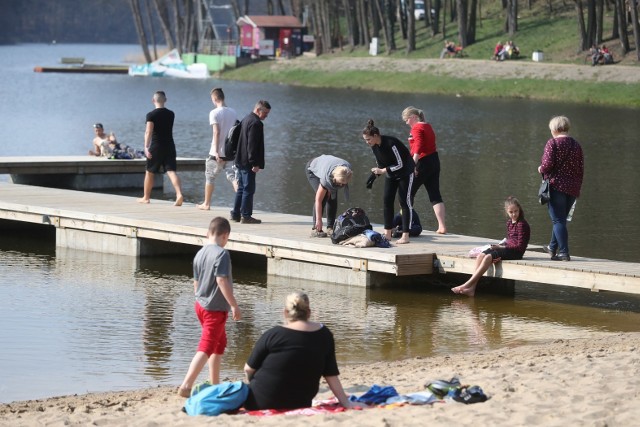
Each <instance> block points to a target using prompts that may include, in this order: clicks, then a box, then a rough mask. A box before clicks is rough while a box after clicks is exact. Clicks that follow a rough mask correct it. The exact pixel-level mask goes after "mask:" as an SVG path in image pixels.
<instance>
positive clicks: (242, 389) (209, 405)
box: [184, 381, 249, 415]
mask: <svg viewBox="0 0 640 427" xmlns="http://www.w3.org/2000/svg"><path fill="white" fill-rule="evenodd" d="M248 395H249V387H248V386H247V385H246V384H245V383H244V382H242V381H234V382H223V383H220V384H216V385H212V386H209V387H206V388H203V389H201V390H200V391H199V392H198V393H196V394H194V395H193V396H191V397H190V398H189V399H187V402H186V403H185V404H184V410H185V412H186V413H187V414H189V415H220V414H222V413H223V412H229V411H235V410H236V409H238V408H240V407H241V406H242V405H243V404H244V402H245V400H247V396H248Z"/></svg>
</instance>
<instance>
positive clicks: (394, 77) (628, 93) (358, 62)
mask: <svg viewBox="0 0 640 427" xmlns="http://www.w3.org/2000/svg"><path fill="white" fill-rule="evenodd" d="M217 77H219V78H221V79H225V80H240V81H253V82H263V83H275V84H287V85H292V86H305V87H317V88H337V89H347V90H351V89H358V90H371V91H378V92H397V93H414V94H415V93H421V94H439V95H453V96H456V97H484V98H512V99H533V100H541V101H554V102H573V103H584V104H593V105H603V106H614V107H626V108H638V107H640V86H639V85H638V83H640V67H637V66H631V65H619V64H613V65H604V66H602V65H601V66H596V67H592V66H590V65H575V64H560V63H546V62H533V61H530V60H527V59H518V60H506V61H492V60H479V59H455V58H449V59H433V58H423V59H405V58H390V57H385V56H375V57H347V56H338V55H330V54H329V55H323V56H318V57H315V56H304V55H303V56H300V57H297V58H295V59H293V60H287V59H276V60H267V61H260V62H256V63H253V64H250V65H247V66H243V67H240V68H235V69H230V70H225V71H223V72H222V73H220V74H218V75H217Z"/></svg>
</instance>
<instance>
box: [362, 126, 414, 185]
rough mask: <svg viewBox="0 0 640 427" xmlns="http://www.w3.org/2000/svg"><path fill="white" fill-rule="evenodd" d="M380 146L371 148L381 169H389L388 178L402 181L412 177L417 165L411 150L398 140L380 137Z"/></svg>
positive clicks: (390, 137)
mask: <svg viewBox="0 0 640 427" xmlns="http://www.w3.org/2000/svg"><path fill="white" fill-rule="evenodd" d="M380 138H381V142H380V145H374V146H372V147H371V150H372V151H373V154H374V155H375V156H376V163H377V164H378V167H379V168H381V169H382V168H385V169H387V178H389V179H395V180H398V179H402V178H405V177H407V176H409V175H411V174H412V173H413V172H414V171H415V168H416V164H415V162H414V161H413V158H412V157H411V153H409V149H408V148H407V146H406V145H404V144H403V143H402V141H400V140H399V139H398V138H395V137H393V136H387V135H380Z"/></svg>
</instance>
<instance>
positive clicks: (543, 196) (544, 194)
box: [538, 178, 551, 205]
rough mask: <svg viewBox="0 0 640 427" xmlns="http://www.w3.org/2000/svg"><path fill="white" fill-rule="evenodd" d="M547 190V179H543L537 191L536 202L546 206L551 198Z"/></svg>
mask: <svg viewBox="0 0 640 427" xmlns="http://www.w3.org/2000/svg"><path fill="white" fill-rule="evenodd" d="M549 188H550V185H549V179H548V178H547V179H543V180H542V182H541V183H540V188H539V189H538V201H539V202H540V204H541V205H546V204H547V203H548V202H549V199H550V198H551V195H550V194H549Z"/></svg>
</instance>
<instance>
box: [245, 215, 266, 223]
mask: <svg viewBox="0 0 640 427" xmlns="http://www.w3.org/2000/svg"><path fill="white" fill-rule="evenodd" d="M260 223H262V220H260V219H255V218H254V217H252V216H248V217H246V218H245V217H242V218H241V219H240V224H260Z"/></svg>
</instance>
